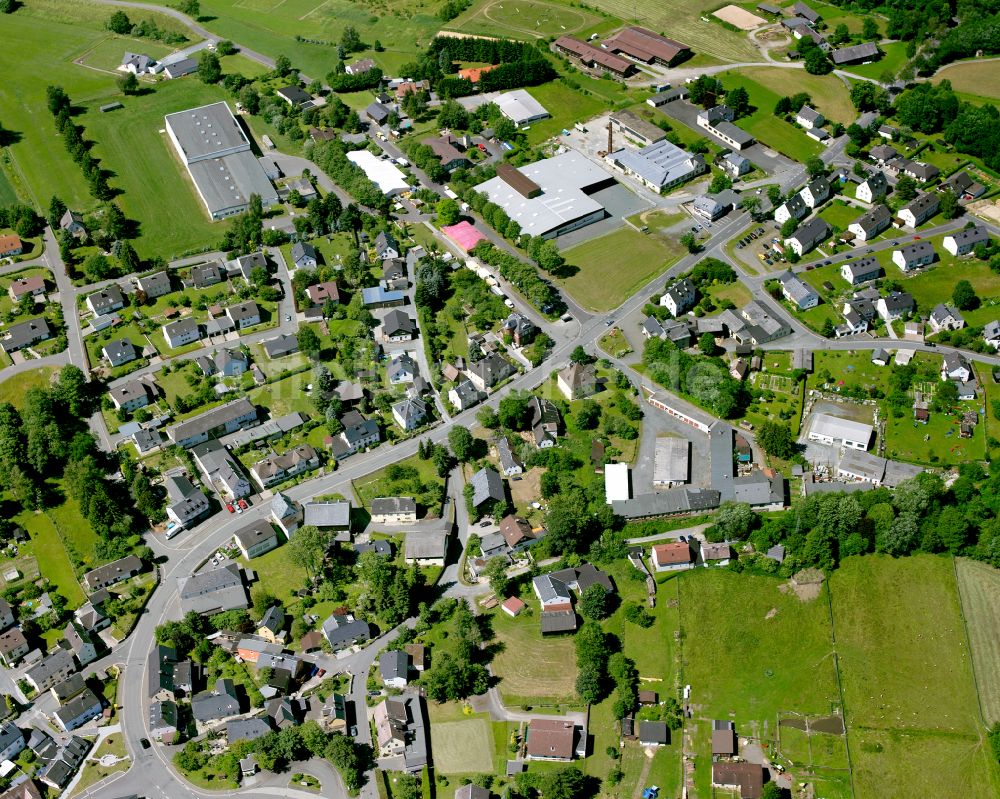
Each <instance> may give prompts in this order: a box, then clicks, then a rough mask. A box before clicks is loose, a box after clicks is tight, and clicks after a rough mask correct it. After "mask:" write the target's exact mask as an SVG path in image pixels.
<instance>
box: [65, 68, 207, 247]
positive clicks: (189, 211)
mask: <svg viewBox="0 0 1000 799" xmlns="http://www.w3.org/2000/svg"><path fill="white" fill-rule="evenodd" d="M223 98H224V93H223V91H222V89H221V88H219V87H214V86H206V85H205V84H203V83H201V81H198V80H196V79H195V78H194V77H189V78H183V79H180V80H172V81H166V82H164V83H160V84H158V85H157V87H156V90H155V91H153V92H151V93H149V94H144V95H141V96H139V97H122V98H120V99H121V102H122V103H124V105H125V108H123V109H119V110H118V111H113V112H111V113H108V114H102V113H101V112H100V111H99V110H98V109H97V106H96V105H95V104H88V110H87V113H86V114H84V115H83V116H82V117H81V122H82V124H83V126H84V128H85V130H86V136H87V138H89V139H91V140H93V141H94V142H96V145H95V147H94V153H95V155H96V156H97V157H98V158H99V159H100V160H101V163H102V164H103V165H104V166H105V168H107V169H110V170H111V171H112V172H113V173H114V176H113V177H112V178H111V180H110V183H111V185H112V186H113V187H115V188H118V189H121V190H123V191H124V194H123V195H121V196H120V197H119V203H120V204H121V207H122V211H124V212H125V215H126V216H127V217H129V218H130V219H135V220H137V221H138V222H139V233H140V237H139V239H138V240H137V241H136V242H135V247H136V250H137V251H138V252H139V255H140V256H142V257H150V256H152V255H162V256H164V257H166V258H168V259H169V258H171V257H175V256H179V255H183V254H184V253H186V252H190V251H195V250H201V249H204V248H206V247H210V246H214V245H215V244H216V243H217V242H218V241H219V239H220V238H221V236H222V233H223V231H224V230H225V225H226V223H225V222H221V223H220V222H214V223H213V222H211V221H210V220H209V218H208V214H207V213H206V211H205V207H204V205H203V204H202V202H201V200H200V199H199V198H198V195H197V194H196V193H195V189H194V184H193V183H192V182H191V179H190V177H189V176H188V173H187V170H186V169H185V168H184V166H183V164H182V163H181V162H180V159H179V158H177V156H176V154H175V153H174V150H173V147H172V146H171V144H170V141H169V139H168V138H167V135H166V133H161V132H160V131H162V130H163V125H164V123H163V117H164V116H165V115H166V114H170V113H173V112H175V111H183V110H184V109H185V108H193V107H195V106H199V105H205V104H206V103H211V102H216V101H218V100H222V99H223ZM164 209H170V212H169V213H164Z"/></svg>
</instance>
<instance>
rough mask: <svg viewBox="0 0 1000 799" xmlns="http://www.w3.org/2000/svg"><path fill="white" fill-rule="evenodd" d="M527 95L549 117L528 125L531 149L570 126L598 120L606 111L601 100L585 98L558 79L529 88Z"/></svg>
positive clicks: (585, 96)
mask: <svg viewBox="0 0 1000 799" xmlns="http://www.w3.org/2000/svg"><path fill="white" fill-rule="evenodd" d="M575 79H576V76H575V75H574V80H575ZM528 93H529V94H531V96H532V97H534V98H535V99H536V100H538V102H540V103H541V104H542V105H543V106H545V107H546V108H547V109H548V110H549V112H550V113H551V114H552V117H551V118H550V119H543V120H540V121H538V122H532V123H531V126H530V127H531V129H530V130H529V131H528V133H527V136H528V143H529V144H531V145H536V144H541V143H542V142H543V141H545V140H546V139H548V138H551V137H552V136H555V135H557V134H558V133H559V132H561V131H562V130H563V128H566V129H570V128H572V127H573V123H575V122H578V121H580V120H583V119H590V118H591V117H594V116H597V115H598V114H600V113H603V112H605V111H607V110H608V107H609V104H608V103H607V102H605V101H604V100H603V99H602V98H600V97H597V96H594V95H585V94H583V93H581V92H580V91H578V90H576V89H574V88H573V87H572V86H569V85H568V84H567V83H565V82H563V81H562V80H560V79H558V78H557V79H556V80H554V81H551V82H549V83H546V84H543V85H542V86H532V87H531V88H530V89H528Z"/></svg>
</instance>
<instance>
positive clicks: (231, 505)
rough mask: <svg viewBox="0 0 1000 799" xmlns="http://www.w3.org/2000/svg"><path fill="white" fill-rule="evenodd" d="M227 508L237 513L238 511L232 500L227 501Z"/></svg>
mask: <svg viewBox="0 0 1000 799" xmlns="http://www.w3.org/2000/svg"><path fill="white" fill-rule="evenodd" d="M226 510H227V511H229V512H230V513H235V512H236V508H234V507H233V503H232V502H227V503H226Z"/></svg>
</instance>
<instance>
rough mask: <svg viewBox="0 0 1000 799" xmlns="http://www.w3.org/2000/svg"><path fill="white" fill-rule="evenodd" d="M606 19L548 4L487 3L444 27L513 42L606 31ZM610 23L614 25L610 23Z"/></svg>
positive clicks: (535, 0)
mask: <svg viewBox="0 0 1000 799" xmlns="http://www.w3.org/2000/svg"><path fill="white" fill-rule="evenodd" d="M605 22H607V18H606V17H605V16H604V15H602V14H598V13H595V12H594V11H591V10H589V9H583V8H569V7H568V6H566V5H564V4H563V3H555V2H548V1H547V0H487V2H485V3H475V4H473V7H472V8H470V9H469V10H468V11H467V12H465V13H464V14H462V15H461V16H459V17H458V18H456V19H454V20H452V21H451V22H449V23H446V24H445V25H444V27H445V28H447V29H449V30H455V31H460V32H462V33H475V34H480V35H482V34H490V33H493V34H494V35H497V36H514V37H516V38H524V37H536V38H546V37H549V36H561V35H567V34H577V35H579V34H583V33H590V32H591V31H592V30H594V29H598V28H607V27H609V26H608V24H605V25H602V24H601V23H605ZM612 22H613V21H612Z"/></svg>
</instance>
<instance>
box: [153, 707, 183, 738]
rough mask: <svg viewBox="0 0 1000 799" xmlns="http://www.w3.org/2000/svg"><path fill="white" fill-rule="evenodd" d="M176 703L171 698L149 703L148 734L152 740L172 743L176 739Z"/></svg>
mask: <svg viewBox="0 0 1000 799" xmlns="http://www.w3.org/2000/svg"><path fill="white" fill-rule="evenodd" d="M178 732H179V730H178V728H177V703H176V702H174V701H173V700H171V699H164V700H154V701H153V702H150V704H149V735H150V737H151V738H153V740H155V741H159V742H160V743H164V744H172V743H174V742H176V740H177V734H178Z"/></svg>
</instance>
